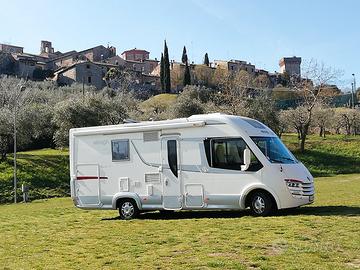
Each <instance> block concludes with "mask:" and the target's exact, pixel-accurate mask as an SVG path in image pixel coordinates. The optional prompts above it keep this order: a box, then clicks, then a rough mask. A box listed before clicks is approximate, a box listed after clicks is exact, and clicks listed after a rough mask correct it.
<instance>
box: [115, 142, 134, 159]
mask: <svg viewBox="0 0 360 270" xmlns="http://www.w3.org/2000/svg"><path fill="white" fill-rule="evenodd" d="M111 151H112V160H113V161H118V160H129V159H130V156H129V140H114V141H111Z"/></svg>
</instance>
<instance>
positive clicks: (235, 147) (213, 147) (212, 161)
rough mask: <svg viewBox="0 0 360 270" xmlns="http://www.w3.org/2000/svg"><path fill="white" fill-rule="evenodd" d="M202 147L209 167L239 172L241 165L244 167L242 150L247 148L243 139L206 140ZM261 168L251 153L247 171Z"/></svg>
mask: <svg viewBox="0 0 360 270" xmlns="http://www.w3.org/2000/svg"><path fill="white" fill-rule="evenodd" d="M204 145H205V152H206V158H207V160H208V163H209V165H210V167H213V168H219V169H227V170H238V171H240V170H241V165H244V161H243V157H244V150H245V149H248V146H247V145H246V143H245V141H244V140H243V139H241V138H232V139H206V140H205V141H204ZM261 168H262V164H261V163H260V161H259V160H258V159H257V158H256V157H255V155H254V154H253V153H252V152H251V164H250V167H249V168H248V170H247V171H258V170H259V169H261Z"/></svg>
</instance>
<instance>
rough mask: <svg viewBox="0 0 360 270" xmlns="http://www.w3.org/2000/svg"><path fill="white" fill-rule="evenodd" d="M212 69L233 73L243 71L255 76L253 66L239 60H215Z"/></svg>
mask: <svg viewBox="0 0 360 270" xmlns="http://www.w3.org/2000/svg"><path fill="white" fill-rule="evenodd" d="M214 67H215V68H223V69H225V70H227V71H235V72H236V71H240V70H245V71H247V72H248V73H250V74H252V75H254V74H255V65H252V64H251V63H247V62H246V61H241V60H230V61H224V60H215V61H214Z"/></svg>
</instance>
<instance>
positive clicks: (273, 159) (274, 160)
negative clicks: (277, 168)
mask: <svg viewBox="0 0 360 270" xmlns="http://www.w3.org/2000/svg"><path fill="white" fill-rule="evenodd" d="M269 160H270V161H273V162H277V163H284V162H283V161H281V160H279V159H275V158H269Z"/></svg>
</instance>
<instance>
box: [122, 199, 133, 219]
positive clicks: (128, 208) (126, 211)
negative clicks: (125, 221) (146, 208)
mask: <svg viewBox="0 0 360 270" xmlns="http://www.w3.org/2000/svg"><path fill="white" fill-rule="evenodd" d="M134 212H135V208H134V205H133V204H132V203H131V202H125V203H123V204H122V206H121V214H122V215H123V217H125V218H130V217H132V216H133V215H134Z"/></svg>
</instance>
